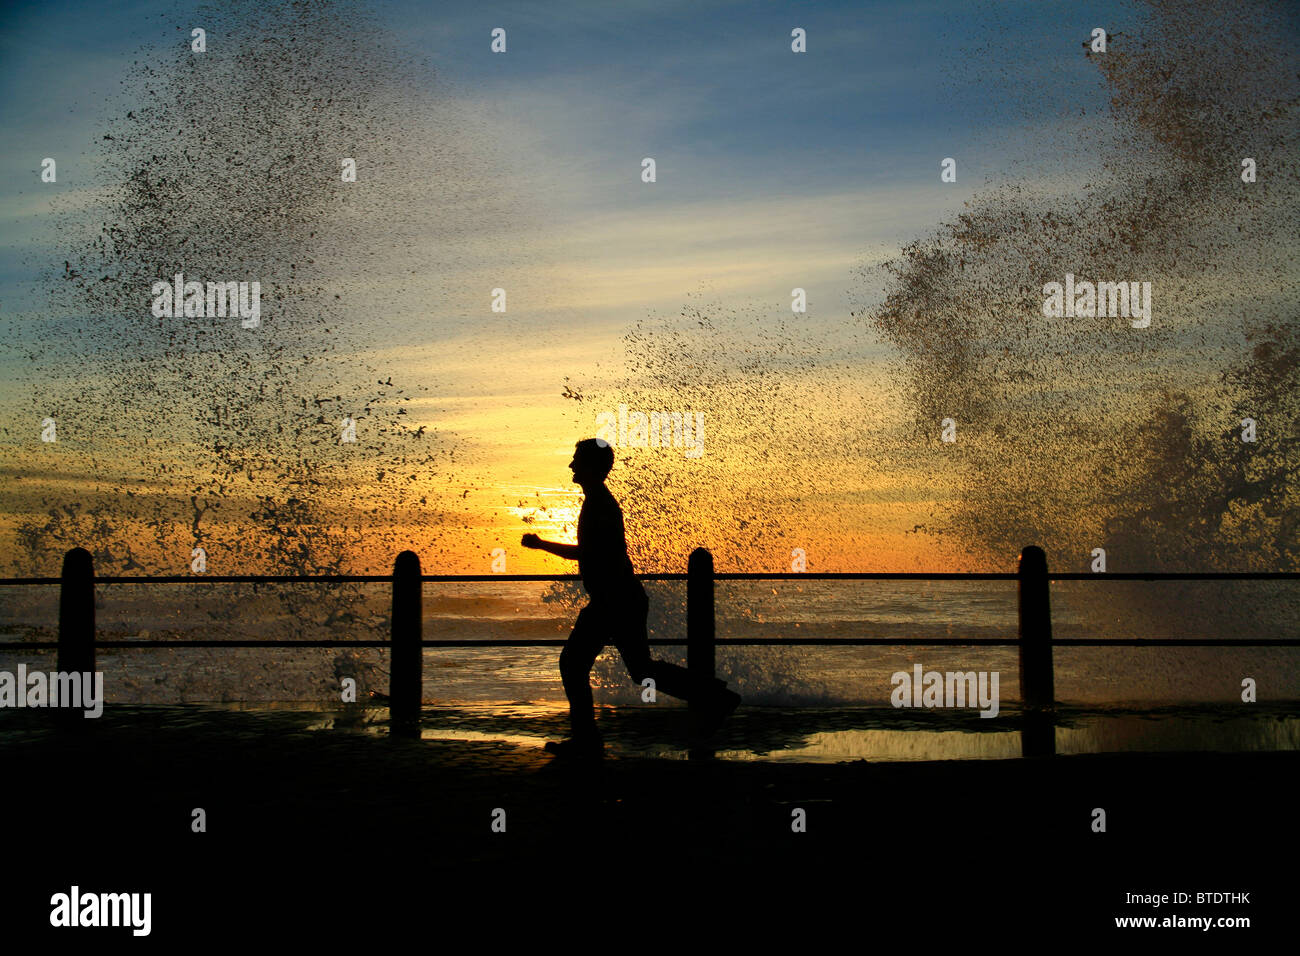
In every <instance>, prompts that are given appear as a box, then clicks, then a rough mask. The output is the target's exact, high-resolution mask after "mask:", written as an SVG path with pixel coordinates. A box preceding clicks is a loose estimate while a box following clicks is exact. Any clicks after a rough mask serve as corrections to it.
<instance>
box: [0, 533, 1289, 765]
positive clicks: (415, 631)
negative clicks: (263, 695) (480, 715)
mask: <svg viewBox="0 0 1300 956" xmlns="http://www.w3.org/2000/svg"><path fill="white" fill-rule="evenodd" d="M637 577H638V579H639V580H642V581H685V582H686V638H685V640H655V641H650V644H651V645H653V646H661V647H662V646H680V645H682V644H685V645H686V649H687V650H686V658H687V670H688V671H689V672H690V673H691V676H692V678H698V679H702V680H710V679H712V678H713V677H714V671H715V660H714V657H715V655H714V650H715V648H716V647H717V646H718V645H733V646H735V645H739V646H763V645H781V646H832V645H833V646H842V647H867V646H882V645H889V646H941V645H945V644H953V645H960V646H979V647H1018V648H1019V650H1020V658H1019V664H1020V689H1021V701H1022V705H1023V714H1022V724H1021V739H1022V751H1023V753H1024V755H1025V756H1050V755H1052V754H1054V753H1055V751H1056V744H1055V721H1054V713H1053V712H1054V709H1055V706H1056V700H1055V672H1054V665H1053V655H1052V649H1053V647H1054V646H1071V647H1079V646H1088V647H1118V646H1124V647H1151V646H1161V647H1207V646H1210V647H1227V646H1233V647H1300V638H1266V639H1249V640H1241V639H1231V640H1224V639H1213V638H1067V639H1063V640H1053V638H1052V615H1051V602H1050V596H1049V588H1048V585H1049V583H1050V582H1052V581H1085V580H1086V581H1097V582H1103V581H1207V580H1218V581H1260V580H1296V579H1298V578H1300V573H1294V572H1268V573H1265V572H1260V573H1255V572H1203V573H1196V572H1168V573H1165V572H1153V573H1142V572H1137V573H1127V572H1126V573H1093V574H1089V573H1063V574H1062V573H1058V574H1050V573H1048V570H1047V557H1046V555H1045V553H1044V552H1043V550H1042V549H1041V548H1039V547H1035V546H1030V547H1027V548H1025V549H1024V550H1022V551H1021V553H1020V557H1019V563H1018V566H1017V570H1016V572H1015V573H1010V574H1008V573H996V572H993V573H988V572H975V573H965V572H934V573H926V572H848V573H818V572H788V573H765V572H752V573H751V572H743V573H726V572H723V573H717V572H715V571H714V568H713V555H712V554H710V553H709V551H707V550H706V549H704V548H697V549H696V550H695V551H693V552H692V553H691V556H690V559H689V561H688V562H687V571H686V573H685V574H674V573H652V574H640V575H637ZM578 580H580V578H579V576H578V575H576V574H459V575H447V574H422V573H421V568H420V559H419V556H418V555H416V554H415V552H413V551H403V552H402V553H401V554H399V555H398V556H397V560H396V562H395V563H394V565H393V573H392V574H370V575H367V574H338V575H253V574H241V575H211V576H209V575H198V574H196V575H170V576H156V577H148V576H144V577H141V576H118V575H106V576H104V577H99V578H97V577H96V576H95V569H94V560H93V558H92V557H91V554H90V552H89V551H87V550H85V549H84V548H73V549H72V550H71V551H69V552H68V553H67V554H66V555H65V556H64V559H63V573H62V575H61V576H60V577H57V578H0V585H58V586H59V588H60V592H59V637H58V642H57V644H55V645H53V646H54V647H55V648H57V651H58V669H59V671H62V672H65V673H68V672H91V671H94V669H95V650H96V648H97V647H101V648H158V647H172V648H181V647H206V648H212V647H240V648H266V647H338V646H348V647H386V648H389V649H390V652H391V669H390V673H389V692H390V693H389V701H390V703H389V707H390V712H391V717H392V723H393V727H394V731H395V732H397V733H402V734H411V733H417V734H418V732H419V725H420V705H421V702H422V691H423V658H422V654H421V651H422V650H423V649H424V648H426V647H560V646H563V645H564V643H565V641H564V640H563V639H558V638H556V639H508V640H498V639H488V640H482V639H479V640H426V639H425V638H424V636H423V631H422V628H423V590H422V585H423V584H425V583H426V582H444V583H446V582H457V583H459V582H475V581H478V582H487V581H578ZM785 580H801V581H806V580H823V581H826V580H830V581H882V580H884V581H893V580H912V581H1016V582H1017V586H1018V600H1019V632H1018V636H1017V638H1016V639H1015V640H1004V639H999V638H947V639H942V638H931V637H925V638H900V637H881V638H871V637H864V638H817V637H798V638H723V639H721V640H720V639H718V638H717V636H716V634H715V605H714V584H715V583H716V582H717V581H785ZM311 582H320V583H334V584H345V583H365V582H371V583H373V582H385V583H390V584H391V585H392V589H393V590H392V599H393V603H392V611H393V612H392V620H391V635H390V638H389V639H388V640H386V641H383V640H355V639H339V640H318V641H298V640H240V639H236V640H215V641H212V640H130V641H98V642H97V641H96V639H95V637H96V636H95V591H94V589H95V585H96V584H97V583H98V584H141V585H161V584H241V583H247V584H276V583H285V584H299V583H311ZM51 646H52V645H51V643H50V642H36V641H3V642H0V651H22V650H49V649H51ZM691 706H692V711H693V712H694V706H693V705H691Z"/></svg>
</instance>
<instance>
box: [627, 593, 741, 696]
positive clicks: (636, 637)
mask: <svg viewBox="0 0 1300 956" xmlns="http://www.w3.org/2000/svg"><path fill="white" fill-rule="evenodd" d="M622 610H623V612H624V613H623V616H622V619H621V620H620V621H618V624H617V630H616V633H615V644H616V646H617V647H618V652H619V653H620V654H621V655H623V663H624V665H626V666H627V670H628V673H629V674H631V675H632V679H633V680H634V681H636V682H637V683H638V684H639V683H641V681H643V680H645V679H646V678H647V677H649V678H650V679H651V680H653V681H654V682H655V690H656V691H662V692H663V693H665V694H668V695H669V696H672V697H676V698H677V699H678V700H686V701H689V700H690V699H691V698H692V697H699V698H705V697H708V696H709V695H713V694H719V693H721V692H723V691H724V690H725V689H726V686H727V685H726V682H725V681H720V680H718V679H717V678H714V679H713V680H711V681H705V682H700V681H697V680H695V679H694V678H692V677H691V674H690V671H688V670H687V669H686V668H685V667H681V666H679V665H677V664H672V663H669V662H668V661H657V660H654V659H653V658H651V657H650V641H649V638H648V637H647V636H646V617H647V616H648V615H649V612H650V603H649V600H648V599H647V598H646V595H645V591H644V590H642V591H641V592H640V594H639V595H638V594H633V595H632V596H629V598H628V599H627V601H626V602H625V603H624V604H623V605H622Z"/></svg>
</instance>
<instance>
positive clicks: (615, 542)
mask: <svg viewBox="0 0 1300 956" xmlns="http://www.w3.org/2000/svg"><path fill="white" fill-rule="evenodd" d="M613 467H614V449H613V448H612V447H610V445H609V443H608V442H605V441H603V440H601V439H598V438H586V439H583V440H582V441H580V442H578V444H577V447H576V448H575V449H574V452H573V461H571V462H569V468H570V469H572V471H573V480H574V482H575V483H576V484H578V485H580V486H581V487H582V492H583V500H582V511H581V512H579V514H578V543H577V544H560V543H558V542H554V541H543V540H542V539H541V538H539V537H537V535H535V534H526V535H524V537H523V541H522V544H523V546H524V547H525V548H536V549H539V550H542V551H548V552H550V553H551V554H554V555H557V556H558V557H561V558H567V559H568V560H570V561H577V562H578V571H579V573H581V575H582V584H583V586H584V587H585V588H586V589H587V596H588V597H589V598H590V599H591V600H590V602H589V603H588V604H587V606H586V607H584V608H583V609H582V610H581V611H579V612H578V620H577V621H576V622H575V623H574V625H573V632H572V633H571V634H570V635H569V640H568V642H567V643H566V644H565V645H564V649H563V650H562V651H561V652H560V677H561V679H562V680H563V682H564V693H565V696H566V697H568V698H569V724H570V727H571V728H572V733H573V736H572V737H570V738H568V739H566V740H562V741H560V742H558V743H556V742H555V741H551V742H550V743H548V744H547V745H546V749H547V750H549V751H551V752H552V753H556V754H558V755H560V756H573V757H599V756H600V755H601V754H602V753H603V752H604V742H603V741H602V740H601V736H600V731H598V730H597V729H596V717H595V713H594V705H593V702H592V698H591V684H590V683H588V676H589V675H590V673H591V667H592V665H593V664H594V663H595V662H596V658H597V657H598V656H600V652H601V651H602V650H604V648H605V645H606V644H613V645H614V646H615V647H617V648H618V651H619V653H620V654H621V655H622V656H623V663H624V664H625V665H626V666H627V670H628V673H629V674H631V675H632V679H633V680H634V681H636V682H637V683H638V684H639V683H641V681H643V680H644V679H645V678H647V677H649V678H652V679H653V680H654V682H655V690H656V691H662V692H663V693H665V694H671V695H672V696H673V697H677V698H680V699H682V700H690V699H692V698H696V699H697V700H699V701H701V702H702V703H703V705H704V706H703V708H702V711H703V724H704V726H703V728H702V729H704V730H705V731H706V732H711V731H712V730H715V729H716V728H717V727H718V726H719V725H720V724H721V723H722V721H724V720H725V719H726V718H727V717H728V716H729V715H730V714H731V713H732V711H734V710H735V709H736V707H737V706H738V705H739V704H740V695H739V694H737V693H736V692H735V691H731V690H727V685H726V683H725V682H723V681H720V680H717V679H713V680H711V681H706V682H701V681H699V680H698V679H696V678H693V677H691V675H690V672H689V671H687V670H686V668H684V667H679V666H678V665H676V664H670V663H668V662H666V661H657V660H653V659H651V657H650V644H649V641H648V639H647V638H646V615H647V614H648V613H649V609H650V602H649V599H648V598H647V597H646V593H645V588H644V587H642V586H641V582H640V581H638V580H637V579H636V575H635V573H634V572H633V570H632V561H631V559H629V558H628V556H627V538H626V537H625V534H624V530H623V511H622V509H620V508H619V506H618V502H617V501H616V500H615V499H614V496H613V495H612V494H610V491H609V489H608V488H606V487H605V479H606V477H608V475H609V472H610V469H612V468H613Z"/></svg>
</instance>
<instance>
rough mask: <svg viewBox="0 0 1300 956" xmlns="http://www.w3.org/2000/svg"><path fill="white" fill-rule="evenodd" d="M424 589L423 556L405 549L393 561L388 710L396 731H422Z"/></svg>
mask: <svg viewBox="0 0 1300 956" xmlns="http://www.w3.org/2000/svg"><path fill="white" fill-rule="evenodd" d="M423 612H424V589H423V585H422V583H421V581H420V556H419V555H417V554H416V553H415V552H414V551H403V552H402V553H401V554H399V555H398V556H397V561H396V562H394V564H393V631H392V650H391V652H390V654H391V657H392V660H391V662H390V663H391V666H390V668H389V675H388V697H389V703H388V714H389V718H390V720H391V722H392V732H393V733H394V734H397V735H401V736H415V737H418V736H419V735H420V704H421V702H422V699H423V693H424V634H423V617H424V613H423Z"/></svg>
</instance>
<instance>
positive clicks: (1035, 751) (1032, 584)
mask: <svg viewBox="0 0 1300 956" xmlns="http://www.w3.org/2000/svg"><path fill="white" fill-rule="evenodd" d="M1016 573H1017V575H1018V576H1019V579H1020V581H1019V588H1020V700H1021V705H1022V710H1023V714H1022V719H1023V720H1024V724H1023V729H1022V730H1021V733H1020V746H1021V753H1022V754H1023V755H1024V756H1026V757H1050V756H1052V755H1054V754H1055V753H1056V726H1055V721H1054V720H1053V711H1054V709H1055V707H1056V687H1055V683H1056V682H1055V677H1054V674H1053V669H1052V609H1051V601H1050V597H1049V594H1048V581H1047V555H1046V554H1045V553H1044V552H1043V549H1042V548H1039V547H1037V546H1035V545H1030V546H1028V547H1026V548H1024V549H1023V550H1022V551H1021V552H1020V566H1019V568H1018V569H1017V571H1016Z"/></svg>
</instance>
